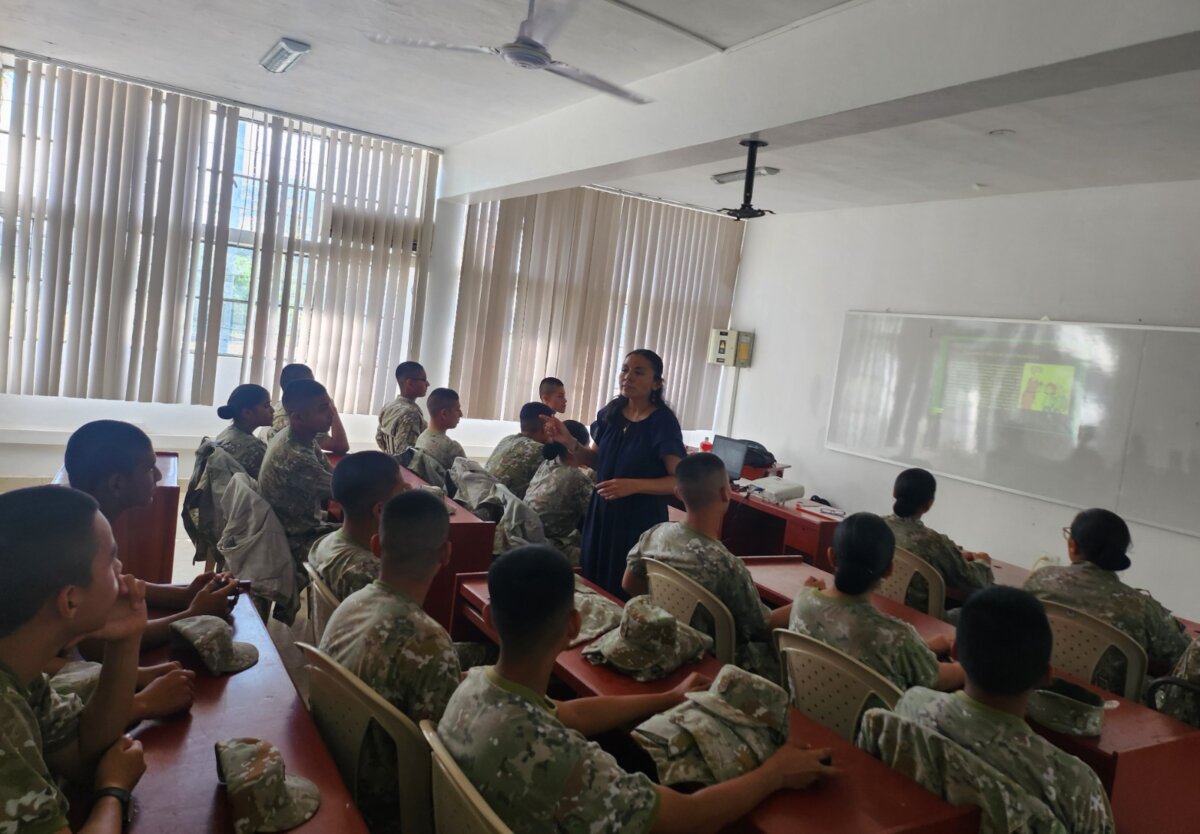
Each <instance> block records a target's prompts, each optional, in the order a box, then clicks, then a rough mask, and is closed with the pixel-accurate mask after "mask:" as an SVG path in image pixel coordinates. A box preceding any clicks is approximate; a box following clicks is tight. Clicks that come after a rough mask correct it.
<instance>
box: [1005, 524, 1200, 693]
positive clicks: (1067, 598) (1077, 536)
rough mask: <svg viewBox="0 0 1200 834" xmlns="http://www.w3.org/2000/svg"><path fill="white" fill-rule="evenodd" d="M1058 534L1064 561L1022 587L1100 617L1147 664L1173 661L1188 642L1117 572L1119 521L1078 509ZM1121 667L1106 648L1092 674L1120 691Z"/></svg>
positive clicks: (1124, 558)
mask: <svg viewBox="0 0 1200 834" xmlns="http://www.w3.org/2000/svg"><path fill="white" fill-rule="evenodd" d="M1063 535H1064V536H1066V539H1067V555H1068V556H1069V557H1070V559H1071V564H1070V566H1068V567H1059V566H1050V567H1044V568H1042V569H1041V570H1039V571H1037V572H1035V573H1034V574H1033V575H1032V576H1030V577H1029V579H1027V580H1026V581H1025V590H1027V591H1029V592H1030V593H1032V594H1033V595H1034V596H1036V597H1039V598H1040V599H1048V600H1050V601H1051V602H1057V603H1061V604H1063V605H1069V606H1071V607H1072V608H1078V609H1079V610H1080V611H1085V612H1087V613H1088V614H1091V615H1092V616H1093V617H1098V618H1099V619H1101V620H1104V622H1106V623H1108V624H1109V625H1112V626H1115V627H1116V628H1119V629H1120V630H1121V631H1123V632H1125V633H1126V634H1128V635H1129V636H1130V637H1132V638H1133V639H1134V640H1136V641H1137V642H1138V643H1139V644H1140V645H1141V647H1142V648H1143V649H1145V650H1146V656H1147V657H1148V658H1149V659H1150V662H1151V663H1154V664H1158V665H1161V666H1163V667H1167V668H1169V667H1171V666H1174V665H1175V663H1176V661H1178V660H1179V657H1180V655H1182V654H1183V652H1184V651H1185V650H1186V649H1187V647H1188V643H1189V642H1190V640H1189V638H1188V635H1187V632H1185V631H1184V628H1183V624H1182V623H1181V622H1179V620H1177V619H1175V618H1174V617H1173V616H1172V615H1171V612H1170V611H1168V610H1167V609H1166V608H1164V607H1163V606H1162V605H1161V604H1160V603H1159V602H1158V601H1157V600H1155V599H1154V597H1152V596H1150V594H1149V593H1147V592H1146V591H1139V590H1137V589H1135V588H1131V587H1129V586H1128V585H1126V584H1125V583H1124V582H1122V581H1121V579H1120V577H1118V576H1117V574H1118V573H1119V572H1120V571H1123V570H1125V569H1126V568H1128V567H1129V565H1130V561H1129V555H1128V550H1129V545H1130V544H1131V541H1132V540H1131V538H1130V535H1129V527H1128V526H1127V525H1126V524H1125V521H1124V520H1123V519H1122V518H1121V517H1120V516H1119V515H1117V514H1116V513H1113V512H1110V511H1108V510H1101V509H1091V510H1084V511H1083V512H1081V513H1079V514H1078V515H1077V516H1075V520H1074V521H1072V522H1071V526H1070V527H1065V528H1063ZM1125 671H1126V670H1125V659H1124V657H1123V656H1122V655H1120V653H1118V652H1116V651H1115V650H1110V651H1109V652H1108V653H1106V654H1105V655H1104V656H1103V657H1102V658H1101V662H1100V665H1099V666H1098V667H1097V668H1096V672H1095V674H1094V675H1093V676H1092V679H1093V682H1094V683H1096V684H1097V685H1099V686H1102V687H1104V688H1105V689H1107V690H1108V691H1110V692H1124V691H1125ZM1197 682H1200V679H1198V680H1197Z"/></svg>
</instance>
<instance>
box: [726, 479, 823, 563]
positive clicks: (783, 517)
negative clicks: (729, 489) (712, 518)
mask: <svg viewBox="0 0 1200 834" xmlns="http://www.w3.org/2000/svg"><path fill="white" fill-rule="evenodd" d="M842 515H843V514H842V513H840V512H838V511H831V512H830V513H822V512H821V511H820V509H818V508H811V509H810V508H806V507H803V506H800V505H798V504H796V502H794V501H792V502H788V503H787V504H785V505H783V506H780V505H778V504H771V503H769V502H767V501H763V500H762V499H761V498H751V497H748V496H745V495H742V494H740V493H734V495H733V496H732V501H731V502H730V504H729V509H728V510H727V511H726V513H725V525H724V527H723V529H722V531H721V538H722V540H723V541H724V542H725V546H726V547H728V548H729V549H730V550H731V551H732V552H733V553H734V555H737V556H750V555H753V554H756V553H788V552H795V553H803V554H804V555H805V556H807V557H808V558H809V559H810V560H811V561H812V562H813V563H814V564H816V565H819V566H821V567H829V564H828V560H827V557H826V553H827V552H828V550H829V548H830V547H831V546H832V545H833V531H834V530H836V529H837V526H838V524H840V523H841V520H842Z"/></svg>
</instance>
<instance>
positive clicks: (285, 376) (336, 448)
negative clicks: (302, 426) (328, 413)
mask: <svg viewBox="0 0 1200 834" xmlns="http://www.w3.org/2000/svg"><path fill="white" fill-rule="evenodd" d="M299 379H309V380H311V379H315V376H314V375H313V372H312V368H310V367H308V365H301V364H300V363H299V362H293V363H292V364H290V365H284V366H283V370H282V371H280V372H279V390H280V392H283V391H286V390H287V387H288V386H289V385H291V384H292V383H293V382H295V381H296V380H299ZM329 407H330V409H331V410H332V412H333V416H332V418H331V419H330V421H329V428H328V429H326V430H325V431H323V432H321V433H320V434H319V435H317V443H318V444H319V445H320V446H321V448H322V449H324V450H325V451H326V452H329V453H330V454H331V455H344V454H346V453H347V452H349V451H350V441H349V439H348V438H347V437H346V428H345V427H344V426H343V425H342V417H341V415H340V414H338V411H337V406H336V405H334V404H333V401H332V399H331V400H330V404H329ZM287 426H288V414H287V409H286V408H284V405H283V400H282V397H281V399H280V402H279V405H277V406H275V413H274V416H273V417H272V420H271V428H269V429H267V434H266V441H267V443H270V442H271V440H272V439H273V438H274V437H275V435H277V434H279V433H280V432H281V431H283V430H284V429H285V428H287Z"/></svg>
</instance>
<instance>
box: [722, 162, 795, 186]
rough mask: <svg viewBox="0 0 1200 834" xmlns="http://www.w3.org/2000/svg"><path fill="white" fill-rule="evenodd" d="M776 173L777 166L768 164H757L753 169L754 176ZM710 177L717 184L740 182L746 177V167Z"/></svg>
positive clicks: (769, 175)
mask: <svg viewBox="0 0 1200 834" xmlns="http://www.w3.org/2000/svg"><path fill="white" fill-rule="evenodd" d="M778 173H779V169H778V168H771V167H770V166H768V165H759V166H758V167H757V168H755V169H754V176H756V177H773V176H775V175H776V174H778ZM711 179H712V181H713V182H715V183H716V184H717V185H724V184H725V183H727V182H742V181H743V180H744V179H746V169H745V168H743V169H742V170H740V171H726V172H725V173H724V174H713V175H712V177H711Z"/></svg>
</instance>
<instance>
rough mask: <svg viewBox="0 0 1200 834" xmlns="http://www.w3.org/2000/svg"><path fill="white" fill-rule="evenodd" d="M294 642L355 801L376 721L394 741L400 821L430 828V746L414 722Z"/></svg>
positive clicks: (408, 833)
mask: <svg viewBox="0 0 1200 834" xmlns="http://www.w3.org/2000/svg"><path fill="white" fill-rule="evenodd" d="M296 645H297V646H298V647H299V648H300V651H302V652H303V653H304V660H305V670H306V671H307V672H308V680H309V687H308V688H309V708H310V710H311V711H312V715H313V721H314V722H316V725H317V729H318V730H319V731H320V733H321V738H322V739H324V741H325V744H326V745H327V746H328V747H329V752H330V753H332V754H333V761H334V763H335V764H336V765H337V769H338V773H340V774H341V776H342V781H344V782H345V783H346V787H348V788H349V789H350V793H351V795H352V796H354V798H355V801H357V800H358V760H359V754H360V752H361V750H362V745H363V740H364V739H365V738H366V736H367V730H368V728H369V727H370V726H371V724H372V723H374V724H376V725H378V726H379V727H380V728H381V729H382V730H383V732H384V733H386V734H387V736H388V737H389V738H390V739H391V740H392V743H393V744H395V745H396V761H397V764H398V768H397V771H398V772H397V776H398V780H397V796H398V797H399V801H400V827H401V828H402V829H403V831H404V832H405V834H432V832H433V804H432V801H431V797H430V788H429V781H430V780H429V746H428V745H427V744H426V743H425V739H424V738H423V737H422V735H421V731H420V730H419V729H417V725H416V724H414V723H413V722H412V721H411V720H410V719H409V718H408V716H406V715H405V714H404V713H402V712H400V710H398V709H396V708H395V707H394V706H392V705H391V704H390V703H388V702H387V701H385V700H384V699H383V698H382V697H380V695H379V694H378V693H377V692H375V691H374V690H373V689H371V688H370V687H369V686H367V685H366V684H365V683H363V682H362V681H361V680H359V679H358V678H357V677H356V676H355V675H354V674H353V673H351V672H350V671H349V670H348V669H346V667H344V666H342V665H341V664H340V663H338V662H337V661H335V660H334V659H333V658H331V657H330V656H329V655H327V654H325V653H324V652H322V651H321V650H320V649H318V648H316V647H314V646H310V645H309V644H308V643H297V644H296Z"/></svg>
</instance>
